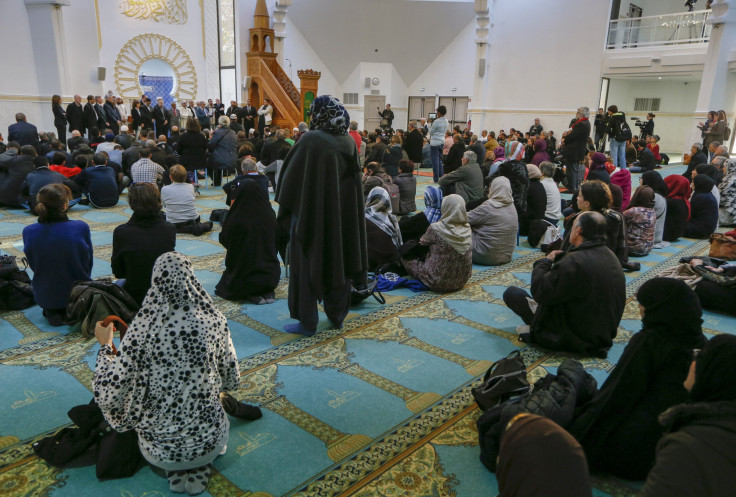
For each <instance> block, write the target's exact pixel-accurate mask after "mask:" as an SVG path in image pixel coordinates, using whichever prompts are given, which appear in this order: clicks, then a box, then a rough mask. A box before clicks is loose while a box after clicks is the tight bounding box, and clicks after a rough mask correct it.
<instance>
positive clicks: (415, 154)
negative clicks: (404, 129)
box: [404, 120, 424, 170]
mask: <svg viewBox="0 0 736 497" xmlns="http://www.w3.org/2000/svg"><path fill="white" fill-rule="evenodd" d="M423 145H424V137H423V136H422V132H421V131H419V130H418V129H417V122H416V121H414V120H412V121H409V132H408V133H406V138H405V139H404V150H406V155H407V156H408V157H409V160H410V161H412V162H413V163H414V169H417V170H418V169H419V166H421V165H422V146H423Z"/></svg>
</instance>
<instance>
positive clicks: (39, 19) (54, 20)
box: [25, 0, 71, 96]
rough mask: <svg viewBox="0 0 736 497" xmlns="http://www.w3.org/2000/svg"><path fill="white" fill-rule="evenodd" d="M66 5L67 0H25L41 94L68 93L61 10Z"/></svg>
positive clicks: (67, 67)
mask: <svg viewBox="0 0 736 497" xmlns="http://www.w3.org/2000/svg"><path fill="white" fill-rule="evenodd" d="M70 4H71V1H70V0H25V5H26V10H27V11H28V21H29V25H30V28H31V34H32V36H31V40H32V45H33V61H34V63H35V65H36V73H37V74H38V91H39V94H40V95H41V96H47V95H52V94H59V95H67V94H68V86H69V75H68V71H69V64H68V60H67V49H66V37H65V36H64V20H63V18H62V13H61V9H62V7H65V6H68V5H70Z"/></svg>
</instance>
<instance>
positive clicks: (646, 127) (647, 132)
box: [636, 112, 654, 141]
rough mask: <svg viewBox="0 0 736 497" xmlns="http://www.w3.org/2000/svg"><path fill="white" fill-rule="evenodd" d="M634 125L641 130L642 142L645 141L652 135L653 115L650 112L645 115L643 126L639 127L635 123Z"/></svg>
mask: <svg viewBox="0 0 736 497" xmlns="http://www.w3.org/2000/svg"><path fill="white" fill-rule="evenodd" d="M636 125H637V126H639V127H640V128H641V138H642V140H644V141H646V140H647V137H648V136H652V135H654V114H652V113H651V112H650V113H649V114H647V122H645V123H644V124H643V125H640V124H639V122H637V123H636Z"/></svg>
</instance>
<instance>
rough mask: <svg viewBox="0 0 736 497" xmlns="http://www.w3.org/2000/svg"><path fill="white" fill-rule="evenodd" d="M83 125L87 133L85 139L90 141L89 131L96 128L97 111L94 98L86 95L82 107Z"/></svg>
mask: <svg viewBox="0 0 736 497" xmlns="http://www.w3.org/2000/svg"><path fill="white" fill-rule="evenodd" d="M83 124H84V128H85V129H86V130H87V133H88V135H87V138H89V139H91V138H92V134H91V133H90V130H91V129H92V128H97V111H96V110H95V97H94V96H93V95H87V103H86V104H85V105H84V114H83Z"/></svg>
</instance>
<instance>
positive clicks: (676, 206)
mask: <svg viewBox="0 0 736 497" xmlns="http://www.w3.org/2000/svg"><path fill="white" fill-rule="evenodd" d="M687 215H688V209H687V204H685V201H684V200H682V199H679V198H668V199H667V214H666V215H665V218H664V234H663V235H662V240H664V241H666V242H674V241H677V240H678V239H679V238H680V237H682V236H684V235H685V226H687Z"/></svg>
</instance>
